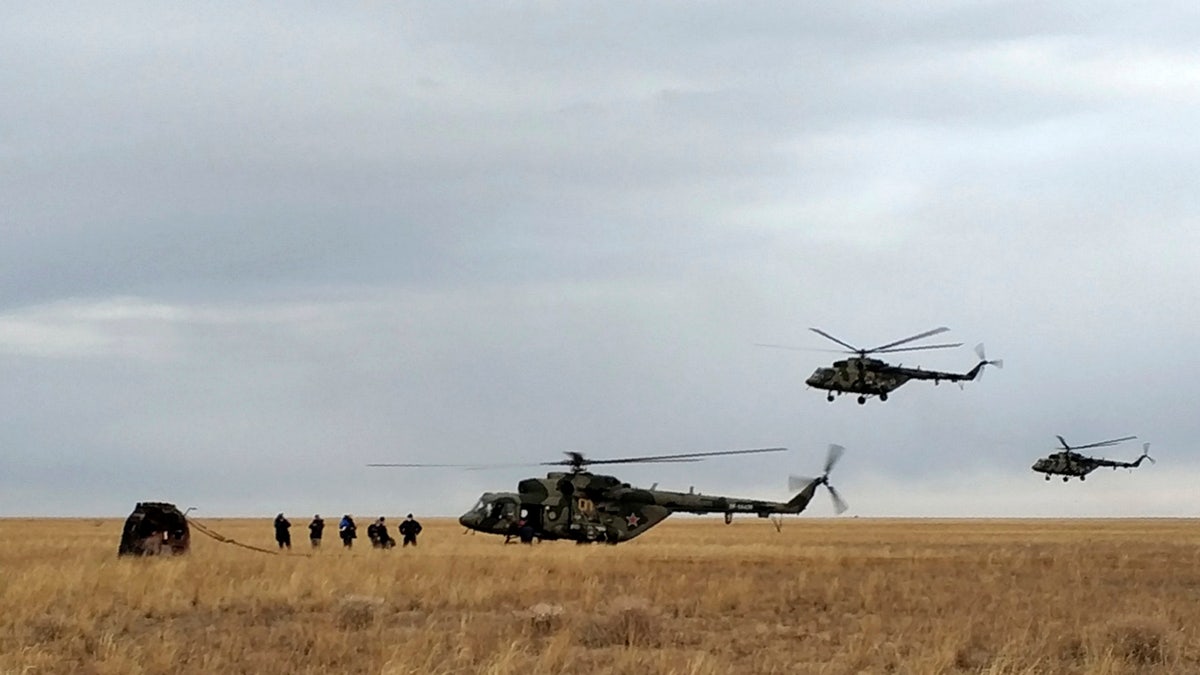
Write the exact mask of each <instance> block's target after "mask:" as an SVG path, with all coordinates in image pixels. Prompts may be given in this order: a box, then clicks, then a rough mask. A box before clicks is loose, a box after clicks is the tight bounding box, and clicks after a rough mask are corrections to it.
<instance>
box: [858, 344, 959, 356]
mask: <svg viewBox="0 0 1200 675" xmlns="http://www.w3.org/2000/svg"><path fill="white" fill-rule="evenodd" d="M961 346H963V343H961V342H947V343H946V344H941V345H924V346H922V347H895V348H893V349H872V350H871V351H870V353H871V354H895V353H896V352H919V351H923V350H926V349H949V348H951V347H961Z"/></svg>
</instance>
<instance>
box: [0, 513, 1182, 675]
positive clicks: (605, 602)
mask: <svg viewBox="0 0 1200 675" xmlns="http://www.w3.org/2000/svg"><path fill="white" fill-rule="evenodd" d="M120 525H121V524H120V522H119V521H114V520H105V521H94V520H49V521H30V520H3V521H0V570H2V571H3V573H2V574H0V607H2V608H3V612H2V614H0V673H4V674H7V673H30V674H34V673H95V674H107V673H113V674H116V673H121V674H124V673H202V672H203V673H213V672H219V673H329V672H337V673H384V674H389V675H391V674H395V675H399V674H404V673H414V674H415V673H420V674H426V673H431V674H436V673H491V674H495V675H504V674H509V673H525V674H528V673H630V674H637V675H647V674H654V673H695V674H705V673H714V674H715V673H785V672H786V673H860V672H865V673H919V674H925V673H960V672H964V673H991V674H1001V673H1114V674H1115V673H1193V672H1194V673H1200V636H1198V633H1197V626H1200V565H1198V564H1197V563H1200V523H1197V522H1193V521H1156V520H1144V521H1123V520H1118V521H1053V522H1051V521H970V520H967V521H904V520H863V519H846V520H817V519H797V520H791V521H788V522H787V523H786V524H785V526H784V528H783V531H782V532H779V533H777V532H775V530H774V528H773V527H772V526H771V525H770V523H768V522H766V521H757V520H742V521H737V522H735V523H734V524H733V525H732V526H728V527H727V526H725V525H723V524H721V523H720V522H719V520H716V519H707V520H704V519H692V518H687V517H684V518H677V519H672V520H671V521H668V522H667V523H666V524H664V525H662V526H659V527H658V528H656V529H655V530H654V531H653V532H651V533H648V534H646V535H645V536H643V537H642V538H640V539H638V540H636V541H634V542H630V543H628V544H623V545H621V546H616V547H608V546H591V547H581V546H574V545H571V544H566V543H546V544H540V545H534V546H521V545H509V546H504V545H501V544H500V543H499V541H498V540H497V539H495V538H490V537H485V536H482V535H480V536H467V535H463V534H462V531H461V529H460V528H459V527H458V526H457V525H456V524H453V523H450V522H428V523H426V526H427V527H426V532H425V533H424V534H423V535H422V541H421V545H420V548H419V549H417V550H402V549H395V550H391V551H375V550H371V549H370V548H369V547H365V546H362V543H363V542H361V541H360V542H358V544H359V547H356V548H355V549H354V550H353V551H350V552H347V551H344V550H342V549H341V546H340V545H338V542H337V540H336V539H332V540H327V541H326V546H327V548H326V549H325V550H321V551H319V552H318V554H317V555H314V556H312V557H304V556H301V555H299V553H303V552H307V550H308V543H307V541H306V540H304V539H303V538H302V537H297V538H296V541H297V547H296V549H295V552H293V553H292V554H291V555H281V556H268V555H262V554H258V553H254V552H250V551H246V550H243V549H239V548H235V547H232V546H229V545H224V544H219V543H217V542H214V541H211V540H208V539H205V538H203V537H200V536H199V535H197V537H196V539H195V540H194V542H195V544H194V547H193V551H192V553H191V554H189V555H188V556H186V557H182V558H175V559H167V558H163V559H139V560H129V559H122V560H118V559H116V557H115V553H116V547H117V540H118V538H119V534H120ZM208 525H209V526H211V527H214V528H215V529H217V530H218V531H220V532H222V533H224V534H226V535H229V536H232V537H234V538H236V539H238V540H240V541H244V542H246V543H251V544H256V545H261V546H266V547H270V546H272V545H273V542H272V529H271V523H270V519H269V518H264V519H262V520H260V521H212V522H208ZM301 525H302V524H301ZM294 529H296V530H298V531H297V534H302V533H303V528H302V526H301V527H299V528H294Z"/></svg>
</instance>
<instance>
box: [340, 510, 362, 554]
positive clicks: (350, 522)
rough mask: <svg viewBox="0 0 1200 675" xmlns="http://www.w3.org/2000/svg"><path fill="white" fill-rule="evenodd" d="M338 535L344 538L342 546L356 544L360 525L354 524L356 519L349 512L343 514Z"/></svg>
mask: <svg viewBox="0 0 1200 675" xmlns="http://www.w3.org/2000/svg"><path fill="white" fill-rule="evenodd" d="M338 536H339V537H341V538H342V546H345V547H346V548H350V547H351V546H354V539H355V537H357V536H358V526H357V525H355V524H354V519H353V518H351V517H350V514H348V513H347V514H346V515H344V516H342V522H341V523H339V524H338Z"/></svg>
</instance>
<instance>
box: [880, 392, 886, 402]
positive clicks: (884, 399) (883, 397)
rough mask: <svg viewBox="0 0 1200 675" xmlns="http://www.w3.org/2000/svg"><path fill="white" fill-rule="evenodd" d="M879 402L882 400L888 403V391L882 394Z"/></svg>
mask: <svg viewBox="0 0 1200 675" xmlns="http://www.w3.org/2000/svg"><path fill="white" fill-rule="evenodd" d="M879 400H880V401H886V400H887V392H886V391H885V392H883V393H882V394H880V395H879Z"/></svg>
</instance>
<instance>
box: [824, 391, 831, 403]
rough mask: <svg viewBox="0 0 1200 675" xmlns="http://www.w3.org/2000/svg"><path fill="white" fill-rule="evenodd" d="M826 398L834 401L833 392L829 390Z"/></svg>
mask: <svg viewBox="0 0 1200 675" xmlns="http://www.w3.org/2000/svg"><path fill="white" fill-rule="evenodd" d="M825 400H826V401H829V402H830V403H833V392H829V394H828V395H826V396H825Z"/></svg>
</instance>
